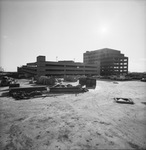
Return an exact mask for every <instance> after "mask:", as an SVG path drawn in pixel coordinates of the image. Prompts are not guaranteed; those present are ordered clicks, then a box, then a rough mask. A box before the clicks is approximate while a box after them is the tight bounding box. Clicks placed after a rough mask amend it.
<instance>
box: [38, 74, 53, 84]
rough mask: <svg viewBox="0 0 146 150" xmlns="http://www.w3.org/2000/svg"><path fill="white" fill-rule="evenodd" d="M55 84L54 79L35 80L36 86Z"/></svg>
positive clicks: (41, 77) (42, 77)
mask: <svg viewBox="0 0 146 150" xmlns="http://www.w3.org/2000/svg"><path fill="white" fill-rule="evenodd" d="M55 82H56V79H55V78H54V77H47V76H40V77H39V78H38V79H37V84H42V85H54V84H55Z"/></svg>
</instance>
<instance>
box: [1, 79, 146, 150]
mask: <svg viewBox="0 0 146 150" xmlns="http://www.w3.org/2000/svg"><path fill="white" fill-rule="evenodd" d="M19 82H20V83H21V85H23V86H28V81H27V80H19ZM3 89H4V88H1V92H0V93H2V90H3ZM145 90H146V82H141V81H124V82H123V81H121V82H120V81H118V84H115V83H114V82H113V81H102V80H97V86H96V89H95V90H93V89H92V90H89V92H86V93H82V94H64V95H63V94H62V95H54V96H51V97H45V98H34V99H29V100H19V101H18V100H17V101H16V100H14V99H13V98H11V97H0V115H1V117H0V129H1V130H0V139H1V142H0V149H4V150H16V149H17V150H57V149H60V150H66V149H69V150H75V149H78V150H81V149H87V150H90V149H146V92H145ZM114 97H126V98H132V100H133V101H134V103H135V104H134V105H131V104H119V103H116V102H114V100H113V98H114Z"/></svg>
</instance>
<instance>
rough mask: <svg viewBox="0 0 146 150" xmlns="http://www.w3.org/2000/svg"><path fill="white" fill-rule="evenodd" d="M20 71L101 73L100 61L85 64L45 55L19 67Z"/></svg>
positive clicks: (40, 74)
mask: <svg viewBox="0 0 146 150" xmlns="http://www.w3.org/2000/svg"><path fill="white" fill-rule="evenodd" d="M18 72H25V73H28V74H33V75H38V76H42V75H46V76H63V75H87V76H88V75H100V62H97V63H96V64H85V63H79V62H74V61H58V62H57V61H56V62H55V61H46V58H45V56H38V57H37V61H36V62H34V63H27V64H26V65H24V66H22V67H19V68H18Z"/></svg>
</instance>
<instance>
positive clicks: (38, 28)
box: [0, 0, 146, 72]
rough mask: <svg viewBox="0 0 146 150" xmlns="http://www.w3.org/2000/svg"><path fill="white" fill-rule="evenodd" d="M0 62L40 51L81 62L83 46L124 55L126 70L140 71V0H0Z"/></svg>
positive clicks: (18, 61) (144, 9)
mask: <svg viewBox="0 0 146 150" xmlns="http://www.w3.org/2000/svg"><path fill="white" fill-rule="evenodd" d="M0 7H1V8H0V66H2V67H3V68H4V70H5V71H16V70H17V66H21V65H25V64H26V63H28V62H34V61H36V57H37V56H38V55H45V56H46V59H47V60H48V61H56V57H58V60H75V61H78V62H83V53H84V52H86V51H87V50H88V51H90V50H97V49H101V48H112V49H116V50H120V51H121V52H122V53H124V54H125V56H128V57H129V71H138V72H143V71H146V1H145V0H101V1H100V0H97V1H96V0H93V1H92V0H89V1H88V0H78V1H77V0H74V1H73V0H72V1H71V0H69V1H66V0H64V1H61V0H58V1H53V0H52V1H51V0H25V1H24V0H15V1H14V0H11V1H10V0H9V1H8V0H5V1H4V0H3V1H0Z"/></svg>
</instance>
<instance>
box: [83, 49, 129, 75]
mask: <svg viewBox="0 0 146 150" xmlns="http://www.w3.org/2000/svg"><path fill="white" fill-rule="evenodd" d="M83 59H84V60H83V62H84V63H85V64H97V62H99V61H100V74H101V75H124V74H128V57H126V56H124V54H122V53H121V52H120V51H119V50H114V49H109V48H104V49H100V50H94V51H86V53H84V54H83Z"/></svg>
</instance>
